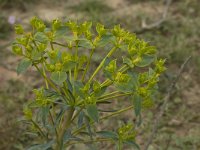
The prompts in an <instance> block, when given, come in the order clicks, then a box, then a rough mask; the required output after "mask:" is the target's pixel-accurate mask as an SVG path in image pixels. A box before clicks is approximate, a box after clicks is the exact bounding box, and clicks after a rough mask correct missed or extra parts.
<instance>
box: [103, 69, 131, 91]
mask: <svg viewBox="0 0 200 150" xmlns="http://www.w3.org/2000/svg"><path fill="white" fill-rule="evenodd" d="M128 69H129V66H127V65H123V66H122V67H121V68H120V69H119V70H118V72H121V73H124V72H125V71H127V70H128ZM112 83H113V82H112V81H111V80H110V79H107V80H105V81H104V82H103V83H102V84H101V87H104V86H109V85H111V84H112Z"/></svg>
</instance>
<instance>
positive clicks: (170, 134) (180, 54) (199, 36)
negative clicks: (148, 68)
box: [0, 0, 200, 150]
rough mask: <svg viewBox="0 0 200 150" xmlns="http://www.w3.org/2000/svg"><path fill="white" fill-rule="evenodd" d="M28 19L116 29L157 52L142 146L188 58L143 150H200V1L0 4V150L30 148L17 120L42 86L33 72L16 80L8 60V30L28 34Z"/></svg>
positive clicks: (3, 0) (26, 0) (18, 0)
mask: <svg viewBox="0 0 200 150" xmlns="http://www.w3.org/2000/svg"><path fill="white" fill-rule="evenodd" d="M33 16H38V17H39V18H41V19H43V20H45V22H46V23H47V24H48V23H49V22H50V21H51V20H52V19H55V18H61V19H63V20H68V19H75V20H92V21H94V22H101V23H103V24H105V25H106V26H107V27H112V26H113V25H115V24H121V26H122V27H123V28H125V29H128V30H129V31H131V32H135V33H136V34H137V36H138V37H140V38H143V39H145V40H146V41H148V42H149V43H151V45H155V46H156V47H157V48H158V53H159V56H160V57H162V58H166V62H167V64H166V65H167V71H166V72H165V74H164V75H163V76H162V79H161V82H160V93H161V94H160V95H161V96H160V97H159V98H158V99H157V100H156V105H155V107H154V108H153V109H152V110H150V111H149V110H148V111H146V112H145V115H144V116H145V117H143V118H144V121H143V125H142V127H141V133H140V134H139V136H138V138H137V139H138V143H139V144H140V145H142V146H143V145H144V144H145V142H146V141H145V139H147V137H148V136H149V133H150V131H151V129H152V120H153V118H154V117H155V116H156V115H157V112H158V111H159V107H160V105H162V103H163V100H162V98H163V97H164V96H165V95H166V93H167V90H168V89H169V86H170V84H171V82H172V80H173V79H174V78H175V77H176V75H177V73H178V70H179V68H180V66H181V64H182V63H183V62H184V61H185V60H186V59H187V58H188V56H192V58H191V59H190V61H189V63H188V64H187V66H186V67H185V70H184V72H183V73H182V75H181V78H180V80H179V81H178V82H177V83H176V87H175V90H174V92H173V95H172V96H171V98H170V100H169V102H168V104H167V106H166V109H165V112H164V115H163V117H162V119H161V120H160V124H159V127H158V133H157V135H156V137H155V138H154V140H153V143H152V144H151V145H150V147H149V149H150V150H167V149H168V150H199V149H200V115H199V110H200V79H199V77H200V0H40V1H38V0H0V150H23V149H26V147H27V146H28V145H30V144H31V142H32V139H31V137H30V136H29V135H27V134H26V132H25V130H26V126H25V125H24V124H21V123H20V122H18V120H20V118H21V117H22V107H23V104H24V103H25V102H27V101H28V99H30V98H31V97H32V89H33V88H37V87H38V86H39V85H41V84H42V81H41V79H40V77H39V75H38V74H37V73H36V72H35V71H34V70H30V71H29V72H27V73H25V74H23V75H20V76H17V74H16V72H15V70H16V66H17V63H18V62H19V60H20V58H18V57H16V56H14V55H13V54H12V52H11V47H10V44H11V43H12V41H13V40H14V38H15V36H16V35H15V33H14V31H13V26H14V24H16V23H17V24H18V23H20V24H22V25H23V26H24V27H25V28H26V29H27V30H29V28H30V26H29V20H30V18H32V17H33ZM99 54H100V55H103V54H101V53H100V52H99ZM119 57H120V56H119ZM123 117H124V116H120V117H119V118H118V119H119V120H120V119H124V118H123ZM125 117H129V116H128V114H127V116H125ZM109 125H110V124H109ZM110 126H112V125H110ZM113 126H114V125H113ZM104 149H109V150H110V149H113V148H104Z"/></svg>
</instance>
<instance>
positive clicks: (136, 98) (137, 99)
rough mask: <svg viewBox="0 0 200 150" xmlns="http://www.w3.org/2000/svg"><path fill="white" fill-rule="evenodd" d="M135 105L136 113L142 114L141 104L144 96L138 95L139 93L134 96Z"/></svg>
mask: <svg viewBox="0 0 200 150" xmlns="http://www.w3.org/2000/svg"><path fill="white" fill-rule="evenodd" d="M133 105H134V110H135V115H136V116H138V115H140V112H141V106H142V97H141V96H140V95H138V94H137V93H136V94H134V96H133Z"/></svg>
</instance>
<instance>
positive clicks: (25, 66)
mask: <svg viewBox="0 0 200 150" xmlns="http://www.w3.org/2000/svg"><path fill="white" fill-rule="evenodd" d="M31 64H32V62H31V60H30V59H27V58H24V59H22V60H21V61H20V63H19V64H18V66H17V74H21V73H23V72H25V71H26V70H27V69H28V67H29V66H31Z"/></svg>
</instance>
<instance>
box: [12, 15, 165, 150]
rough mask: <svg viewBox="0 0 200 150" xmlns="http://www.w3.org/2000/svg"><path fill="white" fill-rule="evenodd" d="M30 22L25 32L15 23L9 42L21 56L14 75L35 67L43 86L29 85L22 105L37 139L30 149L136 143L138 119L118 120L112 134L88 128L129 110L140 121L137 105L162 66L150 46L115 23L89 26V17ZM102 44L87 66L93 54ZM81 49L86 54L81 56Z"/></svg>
mask: <svg viewBox="0 0 200 150" xmlns="http://www.w3.org/2000/svg"><path fill="white" fill-rule="evenodd" d="M30 24H31V26H32V31H31V32H25V31H24V29H23V27H22V26H21V25H16V26H15V30H16V33H17V34H18V35H19V36H18V38H16V40H15V42H13V52H14V53H15V54H16V55H18V56H20V57H22V60H21V61H20V63H19V65H18V67H17V72H18V74H21V73H23V72H25V71H26V70H27V69H28V68H29V67H31V66H32V67H35V68H36V69H37V71H38V72H39V73H40V74H41V76H42V77H43V79H44V83H45V86H46V87H45V88H39V89H35V90H34V94H35V99H34V100H30V101H28V103H27V104H26V105H25V107H24V115H25V118H26V119H27V120H28V121H30V123H31V124H32V125H33V126H34V130H33V132H36V133H37V134H38V135H40V136H41V139H42V140H41V143H38V145H36V146H35V148H36V149H37V148H39V149H40V148H41V147H42V148H44V147H45V148H46V149H56V150H62V149H64V148H65V147H68V146H70V145H72V144H78V143H93V142H97V141H99V142H101V141H105V140H108V141H113V142H116V143H117V145H118V146H117V148H118V149H119V150H121V149H123V145H124V144H128V145H133V146H135V147H137V148H139V147H138V145H137V144H136V142H135V139H136V138H135V137H136V136H137V134H136V133H137V132H136V131H135V127H134V126H137V125H139V124H138V123H132V124H127V125H124V126H123V127H120V128H119V129H118V131H117V132H116V133H114V132H112V131H96V132H95V133H93V132H94V129H95V127H96V125H97V122H100V121H103V120H104V119H108V118H110V117H112V116H114V115H118V114H120V113H122V112H125V111H128V110H130V109H134V112H135V117H136V119H139V120H140V119H141V110H142V109H143V108H149V107H150V106H152V105H153V101H154V97H155V92H156V91H157V90H158V89H157V82H158V81H159V76H160V74H161V73H162V72H163V71H164V70H165V67H164V60H162V59H157V57H156V48H155V47H153V46H151V45H149V43H147V42H145V41H143V40H140V39H138V38H137V37H136V35H135V34H132V33H130V32H128V31H126V30H125V29H123V28H121V27H120V25H116V26H114V28H113V29H106V28H105V27H104V25H102V24H99V23H98V24H96V26H95V27H94V26H93V25H92V22H83V23H78V22H74V21H68V22H65V23H63V22H62V21H61V20H59V19H55V20H53V21H52V24H51V26H50V27H48V26H46V25H45V23H44V22H43V21H42V20H40V19H39V18H36V17H34V18H33V19H31V21H30ZM108 48H110V50H109V51H108V52H107V55H106V56H104V57H103V58H101V59H100V60H101V62H99V64H98V66H97V67H96V68H94V71H92V69H91V66H94V64H92V61H93V59H92V58H93V55H94V53H98V54H100V52H101V51H103V50H104V51H105V52H106V50H107V49H108ZM98 50H101V51H98ZM87 52H89V53H90V54H89V55H85V54H86V53H87ZM118 52H119V53H120V52H121V53H122V54H123V55H122V57H121V60H120V57H117V58H114V55H113V54H114V53H118ZM99 56H100V55H99ZM100 71H103V73H104V76H103V77H101V78H100V77H98V76H97V75H98V73H99V72H100ZM102 80H103V81H102ZM122 98H126V99H127V100H129V102H130V103H129V104H130V106H129V107H125V108H123V107H121V109H120V110H117V111H116V110H112V109H113V106H111V110H110V111H104V110H102V109H100V106H101V104H102V103H106V104H108V105H109V104H111V101H112V100H116V101H117V100H119V99H122ZM102 113H108V114H107V116H105V115H103V116H102ZM84 120H85V121H84ZM134 124H135V125H134ZM35 129H36V130H35ZM95 130H96V129H95ZM82 133H84V135H83V134H82ZM91 139H92V140H91ZM89 141H90V142H89Z"/></svg>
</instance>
